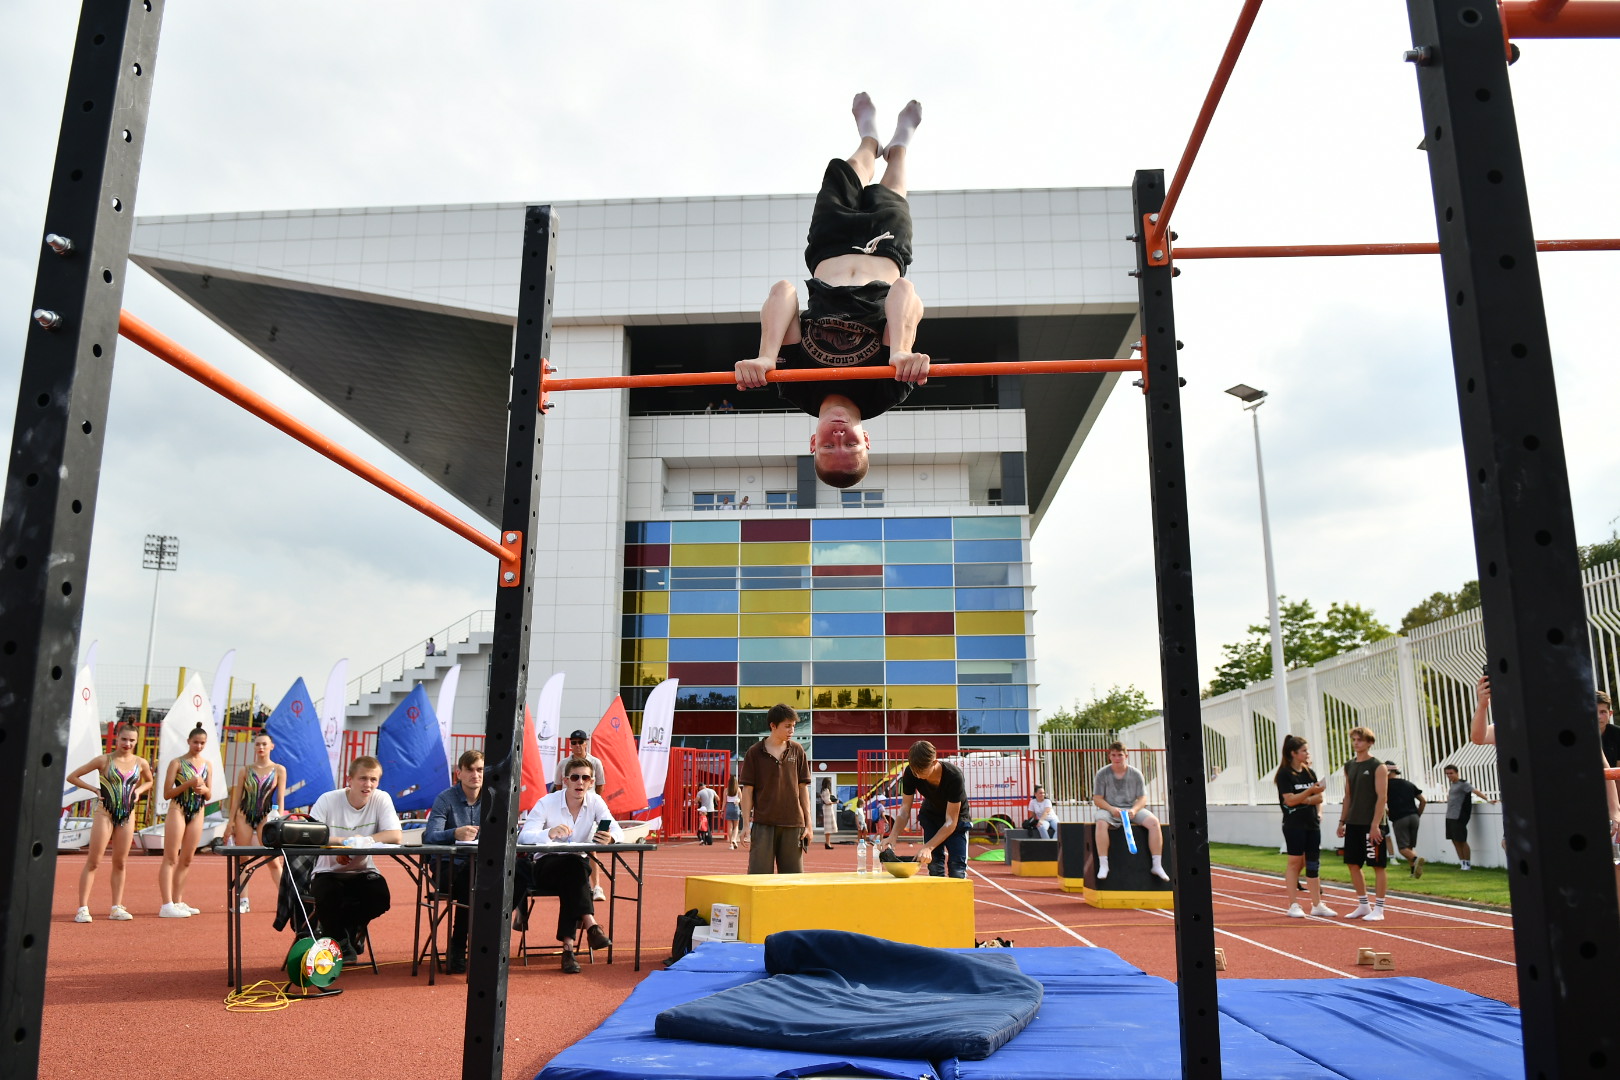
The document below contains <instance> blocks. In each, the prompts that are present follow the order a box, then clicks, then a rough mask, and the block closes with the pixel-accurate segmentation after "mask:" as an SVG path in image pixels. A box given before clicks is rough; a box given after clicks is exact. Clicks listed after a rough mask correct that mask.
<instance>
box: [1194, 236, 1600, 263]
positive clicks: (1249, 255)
mask: <svg viewBox="0 0 1620 1080" xmlns="http://www.w3.org/2000/svg"><path fill="white" fill-rule="evenodd" d="M1536 250H1537V251H1620V240H1537V241H1536ZM1438 254H1440V245H1439V244H1435V243H1427V244H1264V245H1251V246H1241V247H1184V248H1177V249H1176V259H1177V260H1178V261H1179V260H1181V259H1309V258H1315V257H1317V256H1323V255H1438Z"/></svg>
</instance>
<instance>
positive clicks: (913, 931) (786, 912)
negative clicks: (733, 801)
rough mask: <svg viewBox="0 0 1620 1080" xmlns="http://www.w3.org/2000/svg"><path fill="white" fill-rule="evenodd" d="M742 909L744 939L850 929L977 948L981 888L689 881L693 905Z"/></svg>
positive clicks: (801, 877)
mask: <svg viewBox="0 0 1620 1080" xmlns="http://www.w3.org/2000/svg"><path fill="white" fill-rule="evenodd" d="M713 904H736V905H737V907H738V909H739V915H738V921H737V937H738V939H739V940H742V941H751V942H754V943H756V944H757V943H760V942H763V941H764V940H765V937H766V935H768V934H774V933H776V932H777V931H778V930H848V931H851V932H852V933H857V934H871V935H872V936H873V937H880V938H887V939H888V940H890V941H901V942H905V943H907V944H910V945H929V946H933V947H935V948H968V947H970V946H972V944H973V883H972V882H970V881H966V880H964V879H962V878H934V877H914V878H895V877H890V876H889V875H888V874H885V873H882V872H879V873H876V874H854V873H848V874H716V875H712V876H703V877H689V878H687V879H686V903H685V905H684V906H685V907H687V908H697V909H698V912H699V913H700V914H702V915H703V916H704V917H705V918H707V917H708V914H709V908H710V905H713Z"/></svg>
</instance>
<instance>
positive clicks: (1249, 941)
mask: <svg viewBox="0 0 1620 1080" xmlns="http://www.w3.org/2000/svg"><path fill="white" fill-rule="evenodd" d="M1142 911H1143V913H1144V914H1147V915H1157V916H1159V917H1160V918H1162V919H1169V920H1171V921H1172V922H1174V921H1175V918H1176V917H1175V915H1174V914H1173V913H1171V912H1168V911H1158V910H1155V909H1153V908H1143V909H1142ZM1215 932H1216V933H1217V934H1220V935H1222V936H1224V937H1229V938H1231V939H1232V940H1233V941H1241V942H1243V943H1244V944H1245V945H1253V946H1254V947H1255V948H1257V949H1264V950H1265V951H1266V952H1269V953H1276V954H1277V955H1278V956H1281V957H1285V958H1287V959H1289V960H1294V961H1297V962H1299V963H1301V964H1309V965H1310V966H1311V967H1313V968H1321V969H1322V970H1323V971H1325V972H1327V973H1328V974H1329V975H1334V976H1337V977H1338V978H1341V979H1359V978H1361V976H1360V975H1353V974H1351V973H1350V972H1348V971H1340V970H1339V969H1338V968H1333V967H1328V966H1327V965H1326V964H1318V963H1317V962H1316V961H1315V960H1307V959H1305V958H1304V957H1303V956H1299V955H1297V954H1295V953H1291V952H1284V951H1283V950H1281V949H1274V948H1272V947H1271V946H1270V945H1265V944H1262V943H1261V942H1258V941H1255V940H1254V939H1253V938H1246V937H1244V936H1243V935H1242V934H1234V933H1232V931H1230V930H1222V929H1221V928H1220V927H1216V928H1215Z"/></svg>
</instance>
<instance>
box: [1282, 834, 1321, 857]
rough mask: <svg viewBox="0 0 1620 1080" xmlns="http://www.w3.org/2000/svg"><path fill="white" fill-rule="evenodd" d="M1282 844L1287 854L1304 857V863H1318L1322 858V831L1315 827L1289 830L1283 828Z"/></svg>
mask: <svg viewBox="0 0 1620 1080" xmlns="http://www.w3.org/2000/svg"><path fill="white" fill-rule="evenodd" d="M1283 844H1284V845H1285V846H1286V847H1287V848H1288V854H1290V855H1294V856H1298V855H1303V856H1305V861H1306V862H1320V861H1321V858H1322V830H1321V829H1320V828H1319V827H1317V826H1314V825H1313V826H1310V827H1308V828H1307V827H1305V826H1301V827H1300V828H1297V829H1291V828H1289V827H1288V826H1287V825H1284V826H1283Z"/></svg>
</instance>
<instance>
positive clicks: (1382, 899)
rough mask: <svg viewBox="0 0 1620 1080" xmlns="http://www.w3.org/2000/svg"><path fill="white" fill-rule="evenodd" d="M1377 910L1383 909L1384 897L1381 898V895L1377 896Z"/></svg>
mask: <svg viewBox="0 0 1620 1080" xmlns="http://www.w3.org/2000/svg"><path fill="white" fill-rule="evenodd" d="M1378 910H1379V911H1383V910H1384V898H1383V897H1382V896H1380V897H1379V898H1378Z"/></svg>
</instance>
